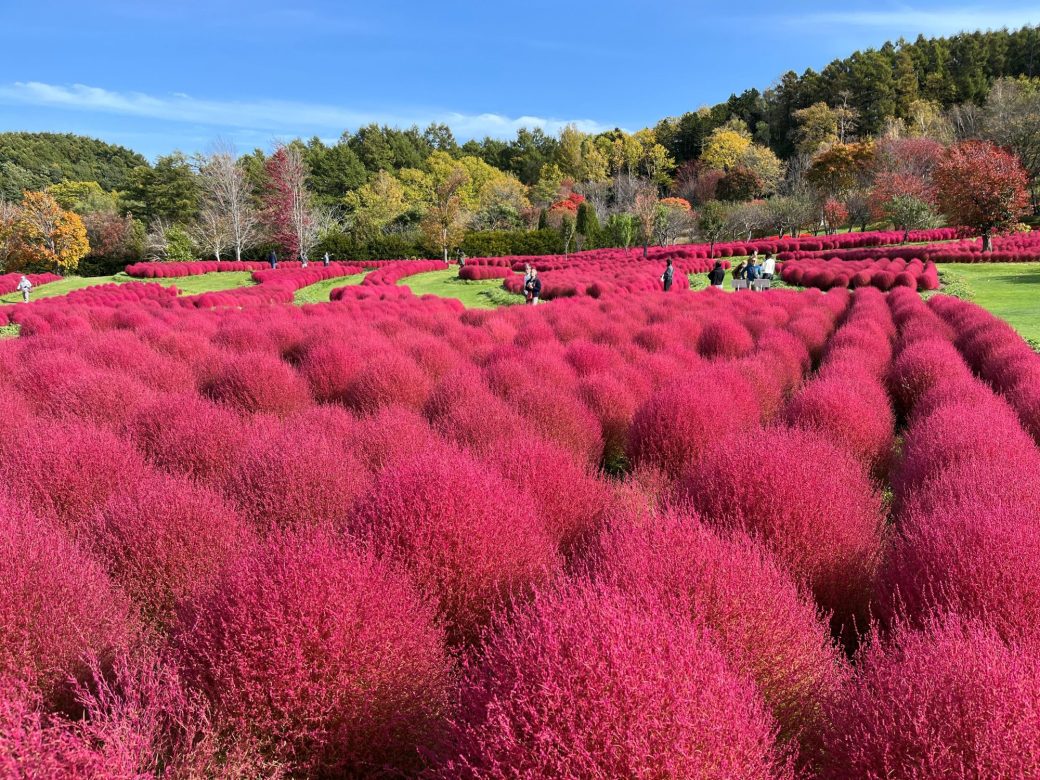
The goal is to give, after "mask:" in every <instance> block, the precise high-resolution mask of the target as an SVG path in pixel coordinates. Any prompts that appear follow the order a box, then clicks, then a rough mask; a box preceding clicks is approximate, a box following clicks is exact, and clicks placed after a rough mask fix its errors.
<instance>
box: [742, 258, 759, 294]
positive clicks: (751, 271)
mask: <svg viewBox="0 0 1040 780" xmlns="http://www.w3.org/2000/svg"><path fill="white" fill-rule="evenodd" d="M761 272H762V266H760V265H759V264H758V256H757V254H756V255H753V256H752V257H751V259H750V260H748V264H747V271H746V272H745V276H746V278H747V282H748V289H749V290H754V289H755V280H756V279H758V278H759V274H760V273H761Z"/></svg>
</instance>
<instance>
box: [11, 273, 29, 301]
mask: <svg viewBox="0 0 1040 780" xmlns="http://www.w3.org/2000/svg"><path fill="white" fill-rule="evenodd" d="M15 289H17V290H18V291H19V292H20V293H21V294H22V302H23V303H28V302H29V293H31V292H32V282H30V281H29V277H27V276H22V278H21V280H20V281H19V282H18V287H17V288H15Z"/></svg>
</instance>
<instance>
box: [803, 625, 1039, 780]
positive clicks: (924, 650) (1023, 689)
mask: <svg viewBox="0 0 1040 780" xmlns="http://www.w3.org/2000/svg"><path fill="white" fill-rule="evenodd" d="M858 667H859V672H858V674H857V676H856V679H855V681H854V682H853V684H851V685H850V686H849V687H848V689H847V690H846V691H845V692H844V694H843V695H842V696H840V697H839V698H838V699H837V700H835V702H834V704H833V706H832V707H830V708H829V712H828V713H827V715H828V717H829V720H830V723H831V728H830V730H829V734H828V735H827V738H826V739H825V741H824V742H825V744H824V751H823V753H824V756H825V757H826V759H825V761H826V767H825V771H824V772H822V773H821V776H822V777H823V778H826V779H827V780H888V778H896V777H898V778H906V780H935V778H943V780H969V779H971V780H975V779H976V778H1008V780H1010V778H1026V777H1037V776H1038V773H1040V698H1038V697H1037V695H1036V691H1037V688H1038V686H1040V663H1038V661H1037V658H1036V656H1035V655H1034V654H1032V653H1030V652H1029V651H1027V650H1026V649H1024V648H1021V649H1020V648H1013V647H1009V646H1007V645H1005V644H1004V643H1003V642H1002V641H1001V640H1000V638H999V637H997V635H996V634H995V633H993V632H992V631H991V630H989V629H986V628H985V627H983V626H982V625H981V624H976V623H971V622H965V621H962V620H960V619H958V618H956V617H952V616H951V617H949V618H947V619H945V620H944V621H943V622H940V623H932V624H930V625H929V626H928V627H926V629H925V630H923V631H916V630H911V629H906V628H904V629H901V630H899V631H897V633H896V635H895V637H893V639H892V640H891V642H890V643H886V644H872V645H870V646H869V647H867V648H866V649H865V650H864V651H863V652H862V653H861V658H860V663H859V664H858Z"/></svg>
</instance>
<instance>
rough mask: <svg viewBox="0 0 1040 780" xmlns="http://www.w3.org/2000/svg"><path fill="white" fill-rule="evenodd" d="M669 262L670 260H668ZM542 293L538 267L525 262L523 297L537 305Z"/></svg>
mask: <svg viewBox="0 0 1040 780" xmlns="http://www.w3.org/2000/svg"><path fill="white" fill-rule="evenodd" d="M669 262H671V261H669ZM541 295H542V280H541V279H539V278H538V269H537V268H534V267H532V266H531V264H530V263H527V264H526V265H525V266H524V299H525V300H526V301H527V303H528V305H530V306H537V305H538V298H539V297H541Z"/></svg>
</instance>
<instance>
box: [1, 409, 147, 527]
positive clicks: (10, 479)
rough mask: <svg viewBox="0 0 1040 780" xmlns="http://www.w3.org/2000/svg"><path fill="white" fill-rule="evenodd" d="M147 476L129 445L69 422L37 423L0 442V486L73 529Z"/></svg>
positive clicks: (115, 437)
mask: <svg viewBox="0 0 1040 780" xmlns="http://www.w3.org/2000/svg"><path fill="white" fill-rule="evenodd" d="M148 473H149V469H148V467H147V465H146V464H145V462H144V459H143V458H142V457H141V455H140V453H138V452H137V450H135V449H134V447H133V445H132V444H130V443H129V442H128V441H126V440H124V439H120V438H119V437H117V436H116V435H115V434H114V433H112V432H110V431H107V430H102V429H101V428H97V427H94V426H92V425H88V424H83V423H77V422H73V421H71V420H65V421H62V422H61V423H60V424H59V423H50V422H43V421H37V422H35V423H33V425H32V426H31V427H29V428H26V429H22V430H19V431H15V432H13V433H12V434H10V435H9V436H7V437H5V438H4V440H3V441H2V442H0V480H2V482H3V484H4V485H6V486H8V487H9V489H10V490H12V491H14V492H15V494H16V495H17V496H18V497H19V498H20V499H24V500H25V501H26V502H27V504H28V505H29V506H31V507H32V509H33V511H34V512H36V513H37V514H38V515H40V516H44V515H47V516H55V517H57V518H58V519H60V520H61V522H62V523H63V524H64V525H65V526H66V527H68V528H70V529H73V530H78V529H79V528H81V527H82V526H83V525H84V524H85V523H86V522H87V521H88V520H89V518H90V517H92V515H93V513H94V512H96V511H97V510H98V509H100V508H101V507H102V506H104V504H105V502H106V501H108V499H109V497H111V496H112V495H115V494H117V493H120V492H125V491H126V490H129V489H130V487H131V486H133V485H134V484H136V483H137V482H138V481H139V480H141V479H143V478H145V476H146V475H147V474H148Z"/></svg>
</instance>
